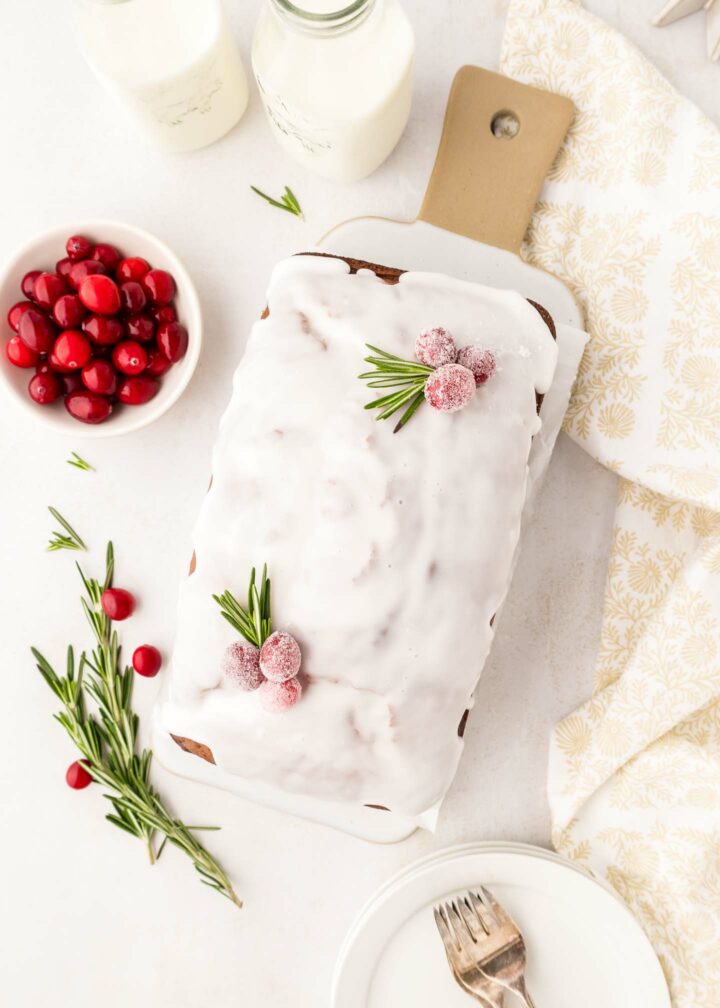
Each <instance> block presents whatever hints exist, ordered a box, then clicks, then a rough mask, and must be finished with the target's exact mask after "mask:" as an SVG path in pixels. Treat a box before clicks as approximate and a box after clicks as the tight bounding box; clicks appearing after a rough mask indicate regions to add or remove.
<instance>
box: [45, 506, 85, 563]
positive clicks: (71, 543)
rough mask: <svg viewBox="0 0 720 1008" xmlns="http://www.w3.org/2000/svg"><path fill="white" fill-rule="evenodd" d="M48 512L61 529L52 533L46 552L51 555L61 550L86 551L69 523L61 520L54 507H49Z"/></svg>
mask: <svg viewBox="0 0 720 1008" xmlns="http://www.w3.org/2000/svg"><path fill="white" fill-rule="evenodd" d="M48 511H49V512H50V514H51V515H52V516H53V518H54V519H55V521H56V522H57V523H58V524H59V525H60V526H61V527H62V529H63V531H62V532H53V534H52V536H51V538H50V541H49V542H48V545H47V548H48V552H50V553H53V552H54V551H55V550H61V549H66V550H86V549H87V546H86V545H85V543H84V542H83V541H82V539H81V538H80V536H79V535H78V534H77V532H76V531H75V529H74V528H73V527H72V525H71V524H70V522H69V521H67V520H66V519H65V518H63V516H62V515H61V514H60V512H59V511H56V510H55V508H54V507H49V508H48Z"/></svg>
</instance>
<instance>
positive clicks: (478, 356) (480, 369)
mask: <svg viewBox="0 0 720 1008" xmlns="http://www.w3.org/2000/svg"><path fill="white" fill-rule="evenodd" d="M457 362H458V364H462V366H463V367H466V368H467V369H468V370H469V371H472V373H473V376H474V378H475V384H476V385H484V384H485V382H486V381H487V380H488V378H492V376H493V375H494V374H495V372H496V371H497V361H496V360H495V354H494V353H493V352H492V350H488V349H487V347H482V346H466V347H463V348H462V350H461V351H460V352H459V353H458V355H457Z"/></svg>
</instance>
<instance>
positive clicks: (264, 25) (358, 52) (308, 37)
mask: <svg viewBox="0 0 720 1008" xmlns="http://www.w3.org/2000/svg"><path fill="white" fill-rule="evenodd" d="M413 53H414V36H413V31H412V28H411V26H410V23H409V21H408V19H407V17H406V16H405V13H404V11H403V9H402V7H401V6H400V3H399V0H353V2H350V3H348V0H346V2H345V3H343V2H342V0H297V2H296V3H290V2H289V0H263V7H262V9H261V12H260V18H259V21H258V24H257V28H256V31H255V38H254V41H253V50H252V62H253V70H254V72H255V78H256V80H257V84H258V88H259V89H260V94H261V96H262V99H263V102H264V104H265V110H266V112H267V114H268V118H269V120H270V124H271V127H272V130H273V132H274V134H275V136H276V138H277V139H278V141H279V142H280V143H281V144H282V146H283V147H284V148H285V149H286V150H287V151H288V153H289V154H291V155H292V156H293V157H294V158H295V159H296V160H298V161H300V162H302V163H303V164H304V165H306V166H307V168H309V169H310V170H311V171H314V172H317V174H318V175H322V176H324V177H325V178H328V179H333V180H335V181H340V182H351V181H355V180H357V179H361V178H364V177H365V176H366V175H369V174H370V173H371V172H372V171H374V170H375V169H376V168H377V167H378V166H379V165H380V164H382V162H383V161H384V160H385V158H386V157H387V156H388V155H389V154H390V152H391V151H392V149H393V148H394V147H395V145H396V144H397V142H398V140H399V139H400V136H401V134H402V132H403V130H404V129H405V124H406V123H407V120H408V115H409V114H410V102H411V97H412V69H413Z"/></svg>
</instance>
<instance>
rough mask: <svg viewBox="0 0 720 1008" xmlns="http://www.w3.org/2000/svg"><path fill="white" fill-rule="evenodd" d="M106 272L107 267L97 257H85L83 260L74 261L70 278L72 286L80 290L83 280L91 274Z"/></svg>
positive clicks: (96, 274)
mask: <svg viewBox="0 0 720 1008" xmlns="http://www.w3.org/2000/svg"><path fill="white" fill-rule="evenodd" d="M105 273H106V270H105V267H104V266H103V264H102V263H101V262H97V260H95V259H83V260H82V262H76V263H73V267H72V269H71V270H70V275H69V276H68V280H69V281H70V286H71V287H72V288H74V289H75V290H80V287H81V285H82V282H83V280H86V279H87V277H89V276H99V275H104V274H105Z"/></svg>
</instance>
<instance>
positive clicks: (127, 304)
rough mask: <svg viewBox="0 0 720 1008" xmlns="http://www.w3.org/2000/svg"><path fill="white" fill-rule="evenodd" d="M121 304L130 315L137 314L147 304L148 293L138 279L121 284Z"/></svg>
mask: <svg viewBox="0 0 720 1008" xmlns="http://www.w3.org/2000/svg"><path fill="white" fill-rule="evenodd" d="M120 304H121V306H122V309H123V311H125V312H127V314H128V315H136V314H137V312H141V311H142V310H143V308H144V307H145V305H146V304H147V294H146V293H145V290H144V288H143V286H142V284H139V283H138V282H137V280H127V281H126V282H125V283H122V284H120Z"/></svg>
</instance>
